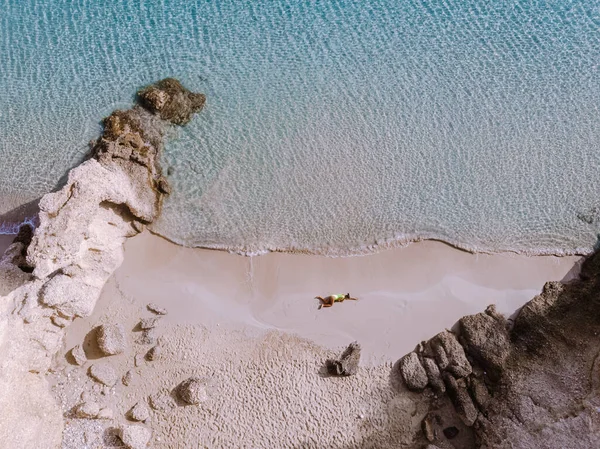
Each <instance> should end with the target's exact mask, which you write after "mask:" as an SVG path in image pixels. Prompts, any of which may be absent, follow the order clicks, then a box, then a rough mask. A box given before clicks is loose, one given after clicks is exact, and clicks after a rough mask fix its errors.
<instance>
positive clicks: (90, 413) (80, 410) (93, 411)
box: [75, 401, 100, 419]
mask: <svg viewBox="0 0 600 449" xmlns="http://www.w3.org/2000/svg"><path fill="white" fill-rule="evenodd" d="M99 412H100V406H99V405H98V404H96V403H95V402H91V401H89V402H83V403H81V404H79V405H78V406H77V407H76V408H75V416H76V417H77V418H87V419H94V418H96V417H97V416H98V413H99Z"/></svg>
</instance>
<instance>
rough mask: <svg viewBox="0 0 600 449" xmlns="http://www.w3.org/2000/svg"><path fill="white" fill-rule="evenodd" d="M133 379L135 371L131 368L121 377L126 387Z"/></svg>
mask: <svg viewBox="0 0 600 449" xmlns="http://www.w3.org/2000/svg"><path fill="white" fill-rule="evenodd" d="M132 380H133V372H132V371H131V370H129V371H127V372H126V373H125V375H124V376H123V378H122V379H121V382H123V385H125V386H126V387H128V386H129V384H131V381H132Z"/></svg>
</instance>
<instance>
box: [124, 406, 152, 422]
mask: <svg viewBox="0 0 600 449" xmlns="http://www.w3.org/2000/svg"><path fill="white" fill-rule="evenodd" d="M129 417H130V418H131V419H132V420H134V421H146V420H147V419H148V418H150V411H149V410H148V407H147V406H146V404H145V403H143V402H138V403H137V404H135V405H134V406H133V407H132V408H131V410H129Z"/></svg>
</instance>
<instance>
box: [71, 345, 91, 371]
mask: <svg viewBox="0 0 600 449" xmlns="http://www.w3.org/2000/svg"><path fill="white" fill-rule="evenodd" d="M71 355H72V356H73V359H75V363H77V364H78V365H79V366H81V365H83V364H84V363H85V362H87V356H86V355H85V351H84V350H83V348H82V347H81V345H75V346H73V349H71Z"/></svg>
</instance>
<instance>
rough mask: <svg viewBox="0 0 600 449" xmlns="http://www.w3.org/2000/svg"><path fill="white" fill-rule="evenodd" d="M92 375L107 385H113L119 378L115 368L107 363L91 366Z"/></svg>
mask: <svg viewBox="0 0 600 449" xmlns="http://www.w3.org/2000/svg"><path fill="white" fill-rule="evenodd" d="M90 376H92V378H94V379H95V380H97V381H98V382H100V383H101V384H103V385H106V386H107V387H112V386H113V385H115V384H116V383H117V380H118V376H117V372H116V371H115V369H114V368H113V367H112V366H110V365H108V364H106V363H96V364H94V365H92V366H91V367H90Z"/></svg>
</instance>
